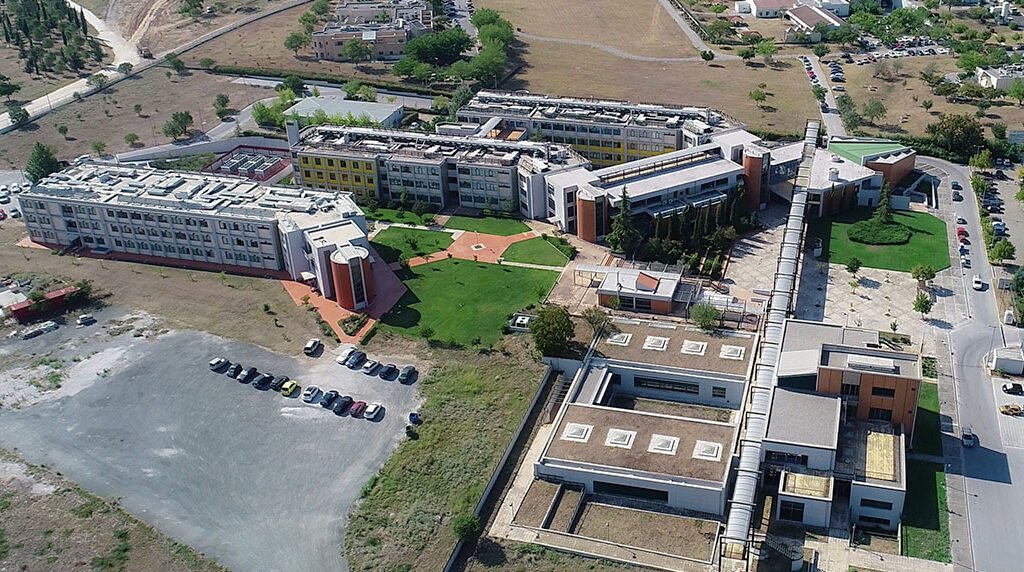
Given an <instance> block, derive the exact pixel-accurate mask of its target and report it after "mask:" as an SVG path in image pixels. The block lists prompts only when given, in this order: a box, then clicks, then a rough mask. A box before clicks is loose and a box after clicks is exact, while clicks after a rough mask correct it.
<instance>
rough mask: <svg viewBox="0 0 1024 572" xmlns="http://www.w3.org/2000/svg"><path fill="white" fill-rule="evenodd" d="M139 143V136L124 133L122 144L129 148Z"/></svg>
mask: <svg viewBox="0 0 1024 572" xmlns="http://www.w3.org/2000/svg"><path fill="white" fill-rule="evenodd" d="M138 142H139V136H138V135H136V134H134V133H126V134H125V136H124V143H125V145H127V146H129V147H134V146H135V144H136V143H138Z"/></svg>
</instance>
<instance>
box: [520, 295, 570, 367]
mask: <svg viewBox="0 0 1024 572" xmlns="http://www.w3.org/2000/svg"><path fill="white" fill-rule="evenodd" d="M530 332H531V333H532V334H533V343H534V344H535V345H536V346H537V349H538V350H540V352H541V353H542V354H544V355H557V354H561V353H564V352H565V350H567V349H568V348H569V340H571V339H572V337H573V336H574V335H575V334H576V327H575V326H574V325H573V323H572V319H570V318H569V312H568V311H566V309H565V308H563V307H561V306H544V307H543V308H541V309H540V311H539V312H537V317H536V318H534V319H533V321H531V322H530Z"/></svg>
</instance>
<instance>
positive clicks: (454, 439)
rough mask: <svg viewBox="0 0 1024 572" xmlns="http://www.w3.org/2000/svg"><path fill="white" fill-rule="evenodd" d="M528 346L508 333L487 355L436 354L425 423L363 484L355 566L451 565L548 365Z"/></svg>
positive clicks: (386, 340)
mask: <svg viewBox="0 0 1024 572" xmlns="http://www.w3.org/2000/svg"><path fill="white" fill-rule="evenodd" d="M428 266H430V265H428ZM395 343H407V342H403V341H402V340H401V339H400V338H395V337H394V336H387V335H378V336H377V337H376V338H374V340H373V342H372V343H371V346H370V347H371V350H372V348H374V347H376V346H378V345H383V346H385V347H391V346H392V345H393V344H395ZM527 343H528V338H527V337H525V336H511V337H507V338H505V339H504V340H502V342H501V344H500V349H501V352H494V353H491V354H490V355H482V354H479V353H477V352H475V351H473V352H469V351H466V352H452V351H447V350H435V351H433V352H431V356H430V359H431V360H432V361H435V362H437V363H441V364H442V365H440V366H438V367H436V368H434V369H433V370H432V371H431V372H430V376H429V377H427V378H426V379H424V380H423V382H422V384H421V386H420V387H421V392H422V394H423V397H424V398H425V399H426V402H425V403H424V404H423V406H422V407H421V409H420V413H421V414H422V415H423V417H424V419H425V420H426V421H425V423H424V424H423V425H422V426H421V427H420V428H419V429H418V431H419V437H418V438H417V439H410V440H406V441H404V442H403V443H402V444H401V445H399V447H398V449H397V450H396V451H395V452H394V454H393V455H392V456H391V458H390V459H389V460H388V461H387V463H386V464H385V465H384V467H383V468H382V469H381V470H380V472H379V474H378V476H377V477H376V478H374V479H371V481H370V483H369V484H367V486H366V487H365V488H364V489H363V495H362V496H363V501H362V503H361V504H360V505H359V506H358V508H357V509H356V510H355V511H354V513H353V514H352V516H351V520H350V522H349V525H348V533H347V535H346V538H345V554H346V556H347V557H348V560H349V567H350V569H351V570H381V571H384V570H387V571H394V570H441V569H442V568H443V567H444V562H445V560H446V559H447V558H448V554H449V552H450V551H451V549H452V547H453V546H454V545H455V536H454V534H453V532H452V526H451V524H452V518H453V516H455V515H459V514H466V513H471V512H472V510H473V508H474V507H475V506H476V503H477V501H478V500H479V498H480V495H481V494H482V493H483V489H484V486H485V485H486V483H487V480H488V479H489V478H490V477H491V472H492V471H493V470H494V467H495V465H496V464H497V462H498V460H499V459H500V457H501V454H502V452H503V451H504V449H505V447H506V445H507V444H508V440H509V439H510V438H511V435H512V431H513V428H514V427H515V425H516V423H518V422H519V420H520V419H521V418H522V416H523V413H524V411H525V409H526V406H527V403H528V402H529V400H530V397H531V396H532V395H533V392H534V391H535V390H536V388H537V383H538V381H539V378H540V376H541V374H542V368H541V367H540V366H539V365H537V363H536V361H535V360H534V359H533V358H532V357H530V356H529V355H528V354H527V347H526V345H527ZM417 345H419V344H417ZM510 569H511V568H510Z"/></svg>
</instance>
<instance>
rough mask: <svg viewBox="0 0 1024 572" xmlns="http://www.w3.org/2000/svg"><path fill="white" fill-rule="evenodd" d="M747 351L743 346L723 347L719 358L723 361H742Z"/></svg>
mask: <svg viewBox="0 0 1024 572" xmlns="http://www.w3.org/2000/svg"><path fill="white" fill-rule="evenodd" d="M746 351H747V349H746V348H744V347H743V346H722V350H721V351H720V352H719V353H718V357H720V358H722V359H734V360H737V361H739V360H742V359H743V354H745V353H746Z"/></svg>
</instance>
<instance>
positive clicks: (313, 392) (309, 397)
mask: <svg viewBox="0 0 1024 572" xmlns="http://www.w3.org/2000/svg"><path fill="white" fill-rule="evenodd" d="M319 395H320V388H319V387H317V386H315V385H307V386H306V389H304V390H303V391H302V400H303V401H305V402H306V403H313V400H314V399H316V398H317V396H319Z"/></svg>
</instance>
